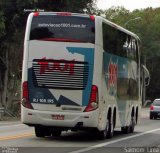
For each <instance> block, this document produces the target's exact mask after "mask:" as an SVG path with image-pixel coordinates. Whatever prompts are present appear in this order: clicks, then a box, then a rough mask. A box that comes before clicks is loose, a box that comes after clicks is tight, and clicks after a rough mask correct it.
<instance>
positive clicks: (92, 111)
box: [21, 12, 142, 139]
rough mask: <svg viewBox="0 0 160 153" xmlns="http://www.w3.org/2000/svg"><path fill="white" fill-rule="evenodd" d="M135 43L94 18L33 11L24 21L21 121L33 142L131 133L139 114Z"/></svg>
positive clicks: (131, 37) (137, 47)
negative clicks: (74, 133)
mask: <svg viewBox="0 0 160 153" xmlns="http://www.w3.org/2000/svg"><path fill="white" fill-rule="evenodd" d="M140 55H141V53H140V40H139V38H138V36H137V35H135V34H133V33H132V32H130V31H128V30H126V29H124V28H122V27H120V26H118V25H116V24H114V23H112V22H110V21H108V20H106V19H104V18H102V17H99V16H93V15H86V14H76V13H65V12H58V13H56V12H36V13H31V14H30V15H29V17H28V21H27V26H26V32H25V40H24V56H23V72H22V107H21V109H22V113H21V115H22V117H21V118H22V122H23V123H24V124H27V125H29V126H34V127H35V135H36V136H37V137H45V136H60V135H61V132H62V131H65V130H87V129H95V130H90V131H94V132H95V131H96V133H97V135H98V137H99V138H101V139H105V138H111V137H112V136H113V134H114V128H115V127H116V128H117V127H119V128H120V129H121V131H122V132H123V133H129V132H133V131H134V127H135V125H136V123H137V121H138V116H139V112H140V109H141V104H142V102H141V94H142V86H141V81H140V77H141V76H140V71H141V68H142V67H141V63H140Z"/></svg>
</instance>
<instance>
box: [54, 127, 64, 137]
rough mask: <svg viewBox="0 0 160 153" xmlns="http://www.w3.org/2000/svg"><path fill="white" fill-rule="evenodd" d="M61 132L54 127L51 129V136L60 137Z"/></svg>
mask: <svg viewBox="0 0 160 153" xmlns="http://www.w3.org/2000/svg"><path fill="white" fill-rule="evenodd" d="M61 133H62V130H59V129H54V130H53V131H52V136H53V137H60V136H61Z"/></svg>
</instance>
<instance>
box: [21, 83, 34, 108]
mask: <svg viewBox="0 0 160 153" xmlns="http://www.w3.org/2000/svg"><path fill="white" fill-rule="evenodd" d="M22 105H23V106H24V107H26V108H29V109H33V107H32V105H31V103H30V102H29V90H28V82H27V81H25V82H23V84H22Z"/></svg>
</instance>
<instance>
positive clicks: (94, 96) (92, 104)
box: [84, 85, 98, 112]
mask: <svg viewBox="0 0 160 153" xmlns="http://www.w3.org/2000/svg"><path fill="white" fill-rule="evenodd" d="M97 108H98V87H97V86H95V85H92V90H91V94H90V99H89V104H88V105H87V107H86V109H85V110H84V112H90V111H93V110H95V109H97Z"/></svg>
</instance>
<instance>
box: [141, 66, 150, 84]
mask: <svg viewBox="0 0 160 153" xmlns="http://www.w3.org/2000/svg"><path fill="white" fill-rule="evenodd" d="M142 68H143V71H144V78H145V86H148V85H149V82H150V74H149V71H148V69H147V68H146V66H145V65H142Z"/></svg>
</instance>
